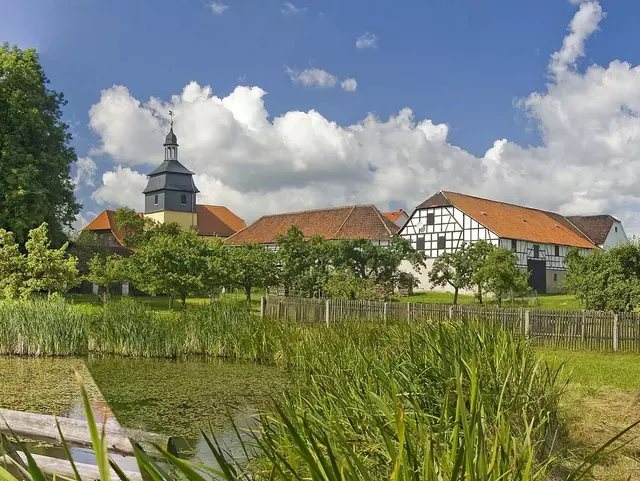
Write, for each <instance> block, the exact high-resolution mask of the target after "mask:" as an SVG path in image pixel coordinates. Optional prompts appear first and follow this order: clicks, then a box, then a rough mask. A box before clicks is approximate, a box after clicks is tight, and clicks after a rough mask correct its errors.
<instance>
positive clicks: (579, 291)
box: [565, 242, 640, 311]
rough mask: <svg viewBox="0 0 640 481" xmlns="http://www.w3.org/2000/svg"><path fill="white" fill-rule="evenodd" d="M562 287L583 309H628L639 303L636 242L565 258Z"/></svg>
mask: <svg viewBox="0 0 640 481" xmlns="http://www.w3.org/2000/svg"><path fill="white" fill-rule="evenodd" d="M565 265H566V266H567V276H566V279H565V288H566V289H567V291H568V292H570V293H572V294H574V295H575V296H576V297H577V298H578V299H580V300H581V301H582V302H583V303H584V304H585V306H586V308H587V309H597V310H613V311H631V310H633V309H634V308H636V307H638V306H640V245H638V243H637V242H632V243H630V244H628V245H624V246H618V247H614V248H613V249H610V250H609V251H606V252H605V251H601V250H594V251H593V252H591V253H590V254H587V255H581V254H580V252H579V251H578V249H572V250H571V251H569V253H568V255H567V256H566V258H565Z"/></svg>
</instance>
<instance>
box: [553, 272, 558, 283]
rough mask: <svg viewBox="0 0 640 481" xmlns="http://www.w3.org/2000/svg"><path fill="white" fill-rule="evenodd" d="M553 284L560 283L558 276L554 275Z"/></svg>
mask: <svg viewBox="0 0 640 481" xmlns="http://www.w3.org/2000/svg"><path fill="white" fill-rule="evenodd" d="M553 282H558V274H554V275H553Z"/></svg>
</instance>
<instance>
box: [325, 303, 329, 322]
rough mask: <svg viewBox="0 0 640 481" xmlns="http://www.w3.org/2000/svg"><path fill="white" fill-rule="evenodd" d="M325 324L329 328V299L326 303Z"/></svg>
mask: <svg viewBox="0 0 640 481" xmlns="http://www.w3.org/2000/svg"><path fill="white" fill-rule="evenodd" d="M324 322H325V324H326V325H327V327H329V299H327V300H326V301H324Z"/></svg>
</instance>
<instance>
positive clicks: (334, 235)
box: [331, 205, 357, 239]
mask: <svg viewBox="0 0 640 481" xmlns="http://www.w3.org/2000/svg"><path fill="white" fill-rule="evenodd" d="M356 207H357V206H355V205H354V206H353V207H351V210H350V211H349V213H348V214H347V217H345V218H344V220H343V221H342V224H340V227H338V230H336V231H335V232H334V233H333V235H332V236H331V237H332V238H333V239H335V238H336V237H337V236H338V232H340V231H341V230H342V228H343V227H344V225H345V224H346V223H347V221H348V220H349V217H351V214H353V211H354V210H356Z"/></svg>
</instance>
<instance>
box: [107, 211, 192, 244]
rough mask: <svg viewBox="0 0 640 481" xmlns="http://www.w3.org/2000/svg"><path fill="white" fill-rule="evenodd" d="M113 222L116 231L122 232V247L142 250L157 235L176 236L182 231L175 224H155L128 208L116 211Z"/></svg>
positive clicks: (153, 221)
mask: <svg viewBox="0 0 640 481" xmlns="http://www.w3.org/2000/svg"><path fill="white" fill-rule="evenodd" d="M114 220H115V223H116V226H117V227H118V229H121V230H123V231H124V237H123V239H122V241H123V243H124V245H125V246H127V247H131V248H142V247H144V245H145V243H147V242H149V240H150V239H151V238H152V237H154V236H157V235H168V236H177V235H178V234H179V233H180V231H181V230H182V229H181V228H180V226H179V225H178V224H176V223H175V222H168V223H160V222H156V221H155V220H153V219H151V218H149V217H144V216H141V215H139V214H138V213H137V212H136V211H135V210H133V209H131V208H129V207H124V208H122V209H118V211H117V212H116V215H115V217H114Z"/></svg>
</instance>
